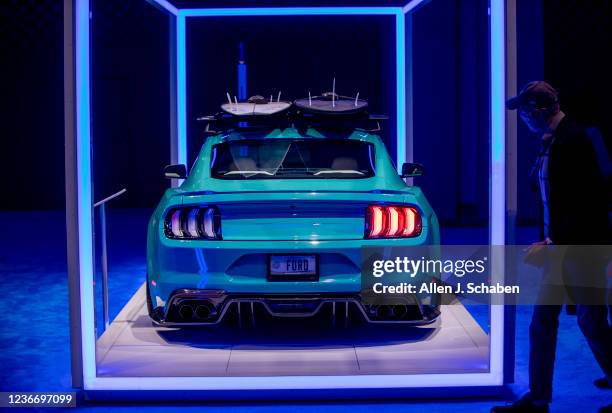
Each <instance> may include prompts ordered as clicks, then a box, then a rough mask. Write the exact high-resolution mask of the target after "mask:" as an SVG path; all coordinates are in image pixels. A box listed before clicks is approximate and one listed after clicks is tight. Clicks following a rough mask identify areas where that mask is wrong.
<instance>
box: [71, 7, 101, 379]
mask: <svg viewBox="0 0 612 413" xmlns="http://www.w3.org/2000/svg"><path fill="white" fill-rule="evenodd" d="M74 18H75V40H74V41H75V74H76V91H75V94H76V112H77V113H76V153H77V215H78V225H79V229H78V231H79V285H80V294H81V328H82V330H81V345H82V351H83V382H84V385H85V386H86V387H87V386H88V385H89V384H91V383H92V382H93V380H94V379H95V378H96V341H95V331H94V300H93V221H92V209H93V200H92V188H91V122H90V116H91V109H90V81H89V75H90V67H89V0H77V1H76V2H75V11H74Z"/></svg>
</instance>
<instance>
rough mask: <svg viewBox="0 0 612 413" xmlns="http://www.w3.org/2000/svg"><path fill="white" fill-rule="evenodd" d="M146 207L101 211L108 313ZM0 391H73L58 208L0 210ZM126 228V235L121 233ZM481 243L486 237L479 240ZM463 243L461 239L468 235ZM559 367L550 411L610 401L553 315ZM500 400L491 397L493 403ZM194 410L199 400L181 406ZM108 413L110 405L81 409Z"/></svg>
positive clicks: (432, 407)
mask: <svg viewBox="0 0 612 413" xmlns="http://www.w3.org/2000/svg"><path fill="white" fill-rule="evenodd" d="M147 214H148V212H147V211H114V212H113V211H111V213H110V214H109V233H108V237H109V244H110V247H109V262H110V275H109V294H110V297H111V298H110V314H111V317H113V316H114V315H116V314H117V313H118V311H119V310H120V309H121V308H122V306H123V305H124V304H125V303H126V302H127V299H128V298H129V297H130V296H131V295H132V294H133V292H134V291H136V289H137V287H138V286H139V285H140V284H141V283H142V282H143V281H144V257H145V232H144V230H145V228H146V223H147ZM0 228H2V231H1V232H0V234H1V235H0V291H1V292H2V293H3V294H2V298H1V299H0V320H1V322H0V391H69V390H71V378H70V355H69V341H70V338H69V333H68V291H67V276H66V249H65V240H66V239H65V219H64V212H63V211H57V212H44V213H41V212H10V213H9V212H2V213H0ZM129 228H134V229H135V230H132V231H133V233H132V232H130V234H126V229H129ZM534 234H535V232H534V231H533V230H531V229H525V230H522V231H521V232H520V233H519V237H518V239H519V242H520V243H527V242H530V241H532V240H533V236H534ZM485 236H486V231H482V230H480V231H474V230H457V229H447V230H444V231H443V234H442V237H443V240H444V242H445V243H447V244H451V243H478V242H482V241H481V240H482V239H483V237H485ZM485 239H486V238H485ZM468 240H469V241H470V242H467V241H468ZM530 315H531V308H529V307H518V311H517V331H516V333H517V339H516V384H514V385H513V386H511V389H512V390H513V391H514V392H515V393H521V392H523V391H524V390H525V388H526V383H527V378H526V365H527V326H528V323H529V317H530ZM560 337H561V338H560V341H559V345H558V349H557V355H558V363H557V370H556V372H555V400H554V403H553V405H552V410H551V411H553V412H572V413H575V412H578V411H579V412H581V413H587V412H595V411H597V408H598V407H600V406H603V405H605V404H609V403H612V393H611V392H604V391H600V390H597V389H596V388H595V387H594V386H593V385H592V384H591V381H592V380H593V379H594V378H595V377H599V376H600V375H601V372H600V370H599V368H598V367H597V365H596V363H595V360H594V358H593V356H592V355H591V353H590V351H589V349H588V346H587V344H586V342H585V341H584V339H583V338H582V336H581V335H580V332H579V330H578V328H577V326H576V323H575V318H573V317H570V316H566V315H563V316H562V317H561V320H560ZM493 403H496V402H495V401H491V400H484V401H474V400H450V401H414V402H413V401H391V402H384V401H366V402H343V403H333V402H329V403H328V402H316V403H312V402H309V403H297V402H289V403H287V402H284V403H280V404H277V403H274V404H272V403H257V404H254V405H253V404H243V403H230V404H227V403H225V404H221V403H214V404H208V405H207V406H208V409H207V411H224V412H230V411H231V412H242V411H244V412H246V411H248V412H260V411H279V412H280V411H283V412H285V411H311V410H321V409H323V410H325V411H345V410H349V409H350V410H352V411H354V412H361V411H364V412H365V411H371V410H373V409H376V410H377V411H379V412H386V411H393V412H398V411H410V412H487V411H488V409H489V407H490V406H491V405H492V404H493ZM497 403H499V401H497ZM181 407H182V408H183V409H187V410H190V409H191V410H196V409H197V410H202V405H201V404H190V405H181ZM83 408H84V409H86V410H91V411H109V410H110V409H111V407H110V406H108V405H103V406H95V405H90V406H87V407H83ZM145 408H146V410H147V411H159V412H162V411H169V412H170V411H176V409H177V407H176V405H172V404H166V405H160V406H146V407H145V406H136V405H113V406H112V410H113V411H126V410H130V411H140V410H144V409H145Z"/></svg>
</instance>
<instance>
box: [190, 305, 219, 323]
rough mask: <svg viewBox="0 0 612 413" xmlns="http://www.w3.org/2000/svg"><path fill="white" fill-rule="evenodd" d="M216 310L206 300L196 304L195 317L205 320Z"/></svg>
mask: <svg viewBox="0 0 612 413" xmlns="http://www.w3.org/2000/svg"><path fill="white" fill-rule="evenodd" d="M215 312H216V310H215V307H214V306H213V305H212V304H211V303H210V302H208V301H205V302H203V303H202V304H200V305H198V306H197V307H196V309H195V315H196V317H198V318H200V319H203V320H206V319H208V318H210V317H211V316H212V315H213V314H214V313H215Z"/></svg>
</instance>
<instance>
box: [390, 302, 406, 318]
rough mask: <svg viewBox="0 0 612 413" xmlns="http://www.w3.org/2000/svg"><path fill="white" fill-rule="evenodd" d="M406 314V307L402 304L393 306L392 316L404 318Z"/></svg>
mask: <svg viewBox="0 0 612 413" xmlns="http://www.w3.org/2000/svg"><path fill="white" fill-rule="evenodd" d="M406 314H408V307H406V305H403V304H399V305H394V306H393V316H394V317H395V318H404V317H406Z"/></svg>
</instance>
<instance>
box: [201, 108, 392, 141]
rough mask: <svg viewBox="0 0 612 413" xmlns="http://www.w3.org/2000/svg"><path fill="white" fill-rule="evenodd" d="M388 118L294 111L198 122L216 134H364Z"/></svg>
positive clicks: (219, 115)
mask: <svg viewBox="0 0 612 413" xmlns="http://www.w3.org/2000/svg"><path fill="white" fill-rule="evenodd" d="M387 119H389V117H388V116H386V115H373V114H369V113H367V112H360V113H349V114H334V115H333V116H330V115H329V114H322V113H306V112H304V111H301V110H299V109H296V108H292V109H290V110H288V111H284V112H282V113H278V114H272V115H265V116H264V115H260V114H257V115H240V116H234V115H231V114H229V113H227V112H218V113H216V114H214V115H211V116H203V117H200V118H198V119H197V120H198V121H202V122H206V127H205V130H204V132H205V133H206V134H207V135H217V134H219V133H222V132H225V131H228V130H261V129H270V128H274V129H276V128H289V127H294V128H296V129H298V130H300V129H307V128H315V129H316V128H325V129H338V130H341V129H363V130H365V131H367V132H378V131H380V130H381V127H380V122H381V121H383V120H387Z"/></svg>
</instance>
